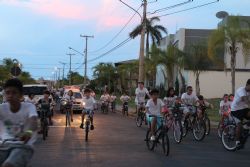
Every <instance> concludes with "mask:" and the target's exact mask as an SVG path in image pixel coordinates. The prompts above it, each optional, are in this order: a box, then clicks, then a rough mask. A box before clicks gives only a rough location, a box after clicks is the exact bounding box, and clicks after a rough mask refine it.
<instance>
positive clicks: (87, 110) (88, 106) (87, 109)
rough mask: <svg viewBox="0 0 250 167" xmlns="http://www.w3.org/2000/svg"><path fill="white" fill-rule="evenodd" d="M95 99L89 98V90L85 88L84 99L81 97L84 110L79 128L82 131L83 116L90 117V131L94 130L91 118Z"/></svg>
mask: <svg viewBox="0 0 250 167" xmlns="http://www.w3.org/2000/svg"><path fill="white" fill-rule="evenodd" d="M95 103H96V101H95V99H94V98H93V97H92V96H91V90H90V89H88V88H86V89H85V90H84V97H83V105H84V109H83V110H82V123H81V125H80V128H82V129H84V128H85V127H84V119H85V115H86V114H89V115H90V123H91V125H90V129H91V130H94V124H93V116H94V112H93V110H94V107H95Z"/></svg>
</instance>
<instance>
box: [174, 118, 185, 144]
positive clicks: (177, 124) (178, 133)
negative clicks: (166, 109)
mask: <svg viewBox="0 0 250 167" xmlns="http://www.w3.org/2000/svg"><path fill="white" fill-rule="evenodd" d="M182 133H183V132H182V125H181V121H180V120H175V121H174V123H173V135H174V140H175V142H176V143H178V144H179V143H181V140H182Z"/></svg>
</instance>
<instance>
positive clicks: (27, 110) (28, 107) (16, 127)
mask: <svg viewBox="0 0 250 167" xmlns="http://www.w3.org/2000/svg"><path fill="white" fill-rule="evenodd" d="M33 116H36V117H37V112H36V107H35V105H33V104H31V103H25V102H22V103H21V108H20V110H19V111H18V112H16V113H13V112H11V110H10V104H9V103H4V104H0V140H6V139H13V138H15V136H17V135H18V134H19V133H22V132H24V131H26V130H27V128H28V119H29V118H31V117H33ZM36 138H37V136H36V132H33V135H32V137H31V139H30V140H29V141H28V143H27V144H28V145H32V144H33V143H34V142H35V141H36Z"/></svg>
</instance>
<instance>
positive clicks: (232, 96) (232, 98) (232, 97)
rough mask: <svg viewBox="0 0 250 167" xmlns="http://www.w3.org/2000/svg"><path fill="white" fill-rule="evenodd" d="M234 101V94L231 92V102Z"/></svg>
mask: <svg viewBox="0 0 250 167" xmlns="http://www.w3.org/2000/svg"><path fill="white" fill-rule="evenodd" d="M233 101H234V94H230V95H229V102H230V103H231V104H232V102H233Z"/></svg>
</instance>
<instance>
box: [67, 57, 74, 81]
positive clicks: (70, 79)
mask: <svg viewBox="0 0 250 167" xmlns="http://www.w3.org/2000/svg"><path fill="white" fill-rule="evenodd" d="M67 55H69V85H71V82H72V78H71V76H72V71H71V57H72V56H73V55H75V54H74V53H67Z"/></svg>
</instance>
